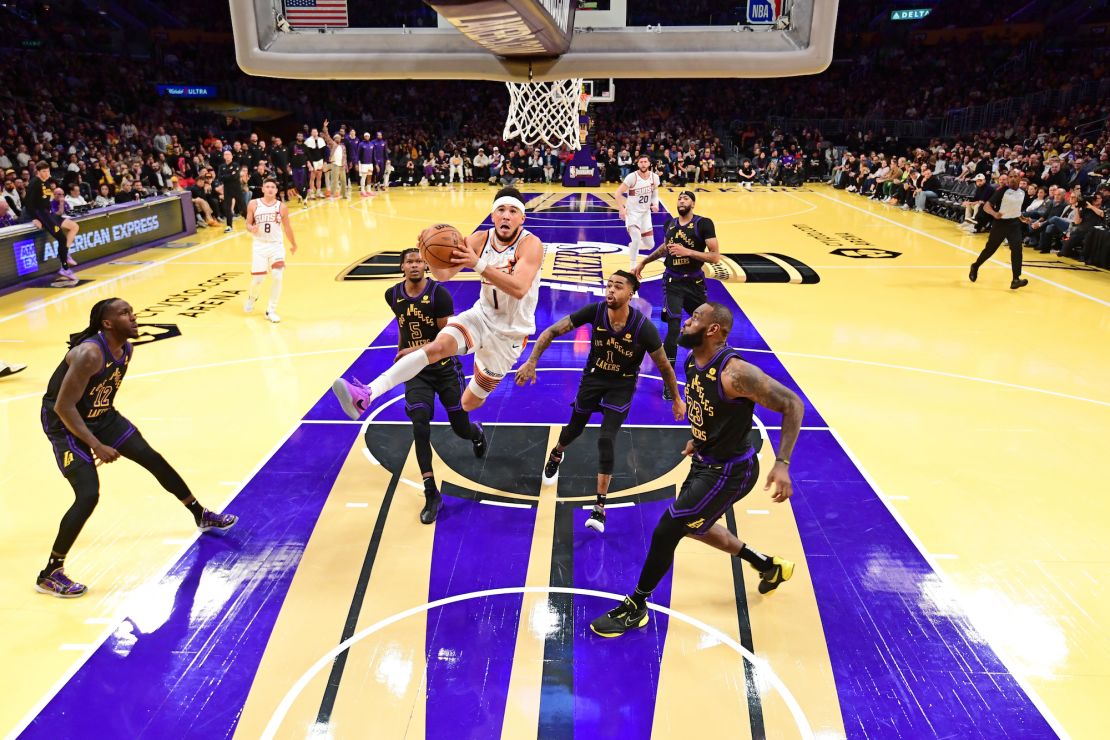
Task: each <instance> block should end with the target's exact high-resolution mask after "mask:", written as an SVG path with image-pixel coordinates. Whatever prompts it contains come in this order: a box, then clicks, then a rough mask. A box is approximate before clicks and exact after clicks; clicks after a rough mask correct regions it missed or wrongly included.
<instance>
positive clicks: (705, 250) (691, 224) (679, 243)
mask: <svg viewBox="0 0 1110 740" xmlns="http://www.w3.org/2000/svg"><path fill="white" fill-rule="evenodd" d="M695 200H696V198H695V196H694V194H693V193H692V192H691V191H689V190H683V191H682V192H681V193H679V195H678V217H677V218H672V219H671V220H670V221H668V222H667V225H666V226H664V227H663V244H662V245H661V246H660V247H659V248H658V249H656V250H655V251H654V252H652V253H651V254H649V255H648V256H647V257H644V258H643V259H642V260H640V264H638V265H636V269H635V270H633V273H634V274H635V275H636V278H637V279H638V280H640V279H643V271H644V266H645V265H647V264H648V263H649V262H654V261H655V260H657V259H659V258H660V257H662V258H663V265H664V268H665V269H664V272H663V321H665V322H666V324H667V336H666V338H665V339H664V340H663V349H664V350H665V351H666V353H667V359H668V360H670V361H671V364H672V365H675V364H676V362H677V359H678V335H679V329H680V324H681V323H682V312H683V311H685V312H686V313H693V312H694V309H696V308H697V307H698V306H700V305H701V304H703V303H705V302H706V301H707V300H708V298H707V297H706V293H705V273H703V272H702V265H703V264H705V263H706V262H713V263H716V262H720V260H721V253H720V251H719V250H718V246H717V231H716V230H715V229H714V227H713V222H712V221H711V220H710V219H708V218H703V217H702V216H695V215H694V201H695ZM668 393H669V391H668V390H667V389H666V388H664V389H663V398H666V399H667V400H668V401H669V400H670V398H669V396H668V395H667V394H668Z"/></svg>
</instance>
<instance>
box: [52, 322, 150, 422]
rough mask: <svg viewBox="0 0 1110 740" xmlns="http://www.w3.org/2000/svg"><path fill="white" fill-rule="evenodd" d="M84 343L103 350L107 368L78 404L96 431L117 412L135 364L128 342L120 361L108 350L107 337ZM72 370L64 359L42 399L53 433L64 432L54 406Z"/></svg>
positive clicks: (86, 389)
mask: <svg viewBox="0 0 1110 740" xmlns="http://www.w3.org/2000/svg"><path fill="white" fill-rule="evenodd" d="M84 343H91V344H95V345H97V347H99V348H100V352H101V357H102V358H103V363H104V367H103V368H102V369H101V370H100V371H99V372H97V373H96V374H95V375H93V376H92V377H91V378H89V382H88V383H87V384H86V385H85V392H84V393H82V394H81V398H80V399H79V400H78V401H77V413H79V414H80V415H81V418H82V419H83V420H84V421H85V422H86V423H87V424H88V425H89V426H90V427H95V426H96V424H97V423H100V422H101V421H102V417H104V416H105V415H106V414H108V412H110V411H114V410H115V405H114V403H115V398H116V393H117V392H118V391H119V388H120V386H121V385H122V384H123V377H124V376H125V375H126V374H127V366H128V365H129V364H130V363H131V353H132V347H131V343H130V342H127V343H125V344H124V345H123V352H122V353H121V354H120V356H119V357H113V356H112V352H111V350H110V349H109V348H108V342H107V340H106V339H104V335H103V334H97V335H96V336H95V337H92V338H90V339H86V340H85V342H84ZM68 370H69V363H68V362H66V361H65V360H64V359H63V360H62V362H61V363H60V364H59V365H58V367H57V369H56V370H54V374H53V375H52V376H51V377H50V382H49V383H47V386H46V393H45V395H43V397H42V406H43V415H44V426H47V427H49V428H51V429H58V430H64V427H63V426H62V421H61V419H59V418H58V415H57V414H56V413H55V412H54V404H55V403H56V402H57V400H58V394H59V393H60V392H61V389H62V380H63V379H64V378H65V376H66V372H68Z"/></svg>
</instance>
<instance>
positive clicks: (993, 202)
mask: <svg viewBox="0 0 1110 740" xmlns="http://www.w3.org/2000/svg"><path fill="white" fill-rule="evenodd" d="M1000 185H1001V183H1000ZM1024 202H1025V193H1023V192H1022V191H1021V173H1019V172H1018V171H1017V170H1014V171H1011V172H1010V175H1009V177H1008V178H1007V180H1006V183H1005V185H1002V187H999V188H998V190H996V191H995V192H994V195H992V196H991V197H990V199H989V200H988V201H987V202H986V203H984V204H983V212H984V213H986V214H987V215H988V216H991V217H992V218H994V223H993V224H991V233H990V236H988V237H987V244H986V246H985V247H983V251H982V252H980V253H979V257H978V258H977V259H976V260H975V262H974V263H973V264H972V265H971V272H970V273H969V274H968V277H969V278H970V279H971V282H973V283H974V282H975V280H976V279H977V278H978V277H979V268H980V267H981V266H982V264H983V263H984V262H986V261H987V260H989V259H990V258H991V257H992V256H993V255H994V253H995V252H997V251H998V247H999V246H1001V245H1002V241H1003V240H1006V241H1007V242H1008V243H1009V245H1010V269H1011V270H1012V271H1013V279H1012V280H1011V281H1010V290H1017V289H1018V288H1024V287H1025V286H1026V285H1028V284H1029V281H1028V280H1026V279H1025V278H1023V277H1022V276H1021V207H1022V204H1023V203H1024Z"/></svg>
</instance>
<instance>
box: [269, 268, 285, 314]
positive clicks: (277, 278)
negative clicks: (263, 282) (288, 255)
mask: <svg viewBox="0 0 1110 740" xmlns="http://www.w3.org/2000/svg"><path fill="white" fill-rule="evenodd" d="M284 274H285V269H284V268H281V267H279V268H277V269H274V270H270V280H271V281H272V282H271V284H270V311H276V310H277V304H278V298H281V281H282V276H283V275H284Z"/></svg>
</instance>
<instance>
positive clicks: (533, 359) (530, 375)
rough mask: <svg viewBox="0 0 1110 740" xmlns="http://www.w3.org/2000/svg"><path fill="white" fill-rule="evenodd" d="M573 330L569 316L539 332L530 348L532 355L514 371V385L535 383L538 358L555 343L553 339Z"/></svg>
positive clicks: (572, 323)
mask: <svg viewBox="0 0 1110 740" xmlns="http://www.w3.org/2000/svg"><path fill="white" fill-rule="evenodd" d="M573 329H574V322H572V321H571V319H570V316H564V317H563V318H561V319H559V320H558V321H556V322H555V323H554V324H552V325H551V326H549V327H547V328H546V329H544V330H543V331H542V332H540V336H539V337H538V338H537V339H536V343H535V345H533V346H532V354H530V355H528V359H527V360H526V361H525V362H524V364H523V365H521V366H520V369H519V370H517V371H516V384H517V385H524V384H525V383H529V382H531V383H535V382H536V364H537V363H538V362H539V361H540V357H542V356H543V353H544V352H546V351H547V348H548V347H550V346H551V343H552V342H553V341H555V337H561V336H563V335H564V334H566V333H567V332H569V331H571V330H573Z"/></svg>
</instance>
